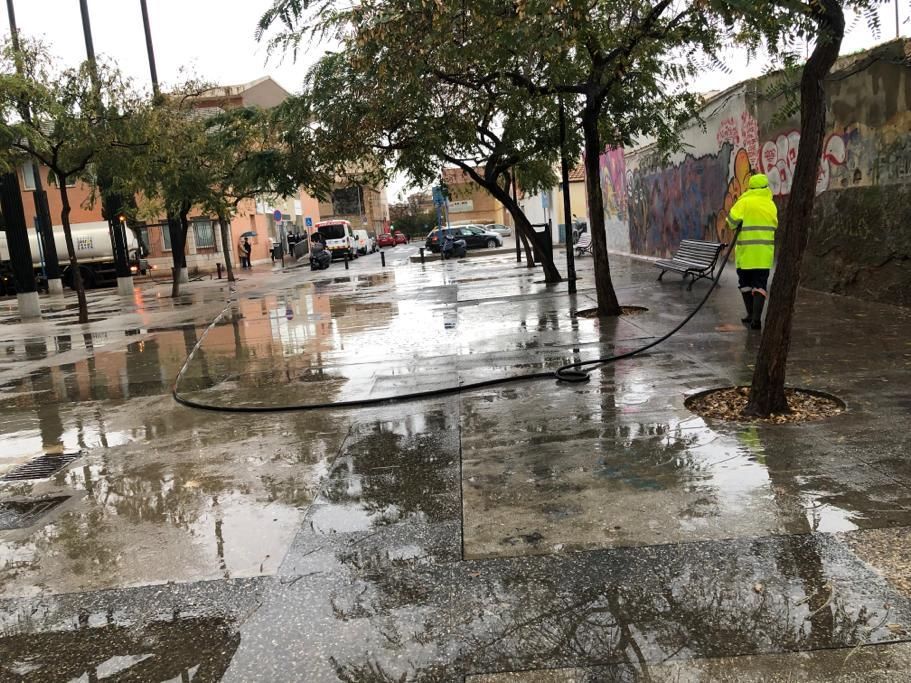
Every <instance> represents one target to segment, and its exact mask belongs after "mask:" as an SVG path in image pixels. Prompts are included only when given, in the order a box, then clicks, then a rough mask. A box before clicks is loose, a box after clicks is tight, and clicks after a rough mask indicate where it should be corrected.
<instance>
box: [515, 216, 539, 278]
mask: <svg viewBox="0 0 911 683" xmlns="http://www.w3.org/2000/svg"><path fill="white" fill-rule="evenodd" d="M513 222H515V220H514V221H513ZM516 239H517V240H518V239H521V240H522V246H523V247H524V248H525V267H526V268H534V267H535V258H534V254H533V253H532V251H531V245H529V244H528V238H527V237H526V236H525V233H524V232H519V228H518V227H516Z"/></svg>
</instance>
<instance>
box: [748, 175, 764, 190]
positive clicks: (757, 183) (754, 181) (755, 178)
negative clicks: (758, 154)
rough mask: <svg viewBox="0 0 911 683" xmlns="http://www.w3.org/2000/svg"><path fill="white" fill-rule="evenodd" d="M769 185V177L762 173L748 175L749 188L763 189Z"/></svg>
mask: <svg viewBox="0 0 911 683" xmlns="http://www.w3.org/2000/svg"><path fill="white" fill-rule="evenodd" d="M768 186H769V179H768V178H767V177H766V175H765V174H764V173H754V174H753V175H751V176H750V189H751V190H764V189H765V188H767V187H768Z"/></svg>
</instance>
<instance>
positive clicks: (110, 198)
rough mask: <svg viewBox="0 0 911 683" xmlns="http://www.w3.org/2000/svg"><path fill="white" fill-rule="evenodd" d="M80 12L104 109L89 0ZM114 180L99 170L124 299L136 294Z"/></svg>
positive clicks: (83, 2)
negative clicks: (113, 184)
mask: <svg viewBox="0 0 911 683" xmlns="http://www.w3.org/2000/svg"><path fill="white" fill-rule="evenodd" d="M79 10H80V12H81V13H82V34H83V37H84V38H85V54H86V59H87V60H88V62H89V69H90V72H91V74H92V81H93V84H94V86H95V90H96V92H97V94H98V106H99V108H101V107H104V104H103V103H102V102H101V83H100V81H99V80H98V63H97V62H96V60H95V43H94V42H93V41H92V22H91V19H90V18H89V6H88V0H79ZM111 180H112V179H111V178H110V177H109V176H108V175H107V174H106V173H105V172H104V169H101V168H99V169H98V188H99V190H100V191H101V212H102V214H103V215H104V218H105V220H107V222H108V230H109V231H110V234H111V249H112V250H113V252H114V271H115V272H116V274H117V293H118V294H123V295H125V296H132V295H133V273H132V271H130V261H129V257H128V255H127V236H126V232H125V231H124V230H125V228H124V226H123V223H122V222H121V220H120V214H121V212H122V211H123V209H124V206H123V204H124V202H123V198H122V197H121V196H120V195H118V194H115V193H112V192H111Z"/></svg>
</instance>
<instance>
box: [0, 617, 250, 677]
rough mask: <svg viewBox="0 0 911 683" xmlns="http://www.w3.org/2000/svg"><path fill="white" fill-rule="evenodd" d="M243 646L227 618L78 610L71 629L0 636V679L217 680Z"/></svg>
mask: <svg viewBox="0 0 911 683" xmlns="http://www.w3.org/2000/svg"><path fill="white" fill-rule="evenodd" d="M99 621H101V623H102V624H103V625H98V622H99ZM105 622H106V623H105ZM239 644H240V634H239V633H238V631H237V629H236V627H235V626H234V624H233V623H232V622H230V621H228V620H225V619H219V618H212V617H179V616H177V615H175V617H174V618H173V619H171V620H162V621H153V622H151V623H148V624H141V625H136V624H129V623H119V622H118V620H117V616H116V614H115V613H113V612H108V613H107V614H106V615H95V616H94V617H90V616H89V615H87V614H80V615H79V616H78V618H76V617H74V619H73V624H72V627H71V628H70V629H69V630H61V631H52V632H45V633H24V634H22V635H5V636H3V637H0V678H2V679H3V680H8V681H43V682H45V683H56V682H58V681H59V682H60V683H64V682H69V681H75V680H78V681H99V680H119V681H127V680H129V681H191V680H192V681H218V680H220V679H221V677H222V676H223V675H224V673H225V671H227V669H228V665H229V664H230V662H231V659H232V658H233V656H234V653H235V651H236V650H237V647H238V645H239Z"/></svg>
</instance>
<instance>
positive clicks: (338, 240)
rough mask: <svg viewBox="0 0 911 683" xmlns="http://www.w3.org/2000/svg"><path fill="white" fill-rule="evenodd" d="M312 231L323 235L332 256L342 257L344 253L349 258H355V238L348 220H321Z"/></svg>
mask: <svg viewBox="0 0 911 683" xmlns="http://www.w3.org/2000/svg"><path fill="white" fill-rule="evenodd" d="M313 232H318V233H319V234H321V235H322V236H323V241H324V242H325V243H326V249H328V250H329V253H330V254H332V258H342V257H344V256H345V254H347V255H348V258H350V259H353V258H357V238H356V237H355V236H354V231H352V229H351V223H349V222H348V221H322V222H321V223H317V224H316V226H315V227H314V229H313Z"/></svg>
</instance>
